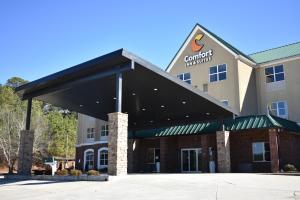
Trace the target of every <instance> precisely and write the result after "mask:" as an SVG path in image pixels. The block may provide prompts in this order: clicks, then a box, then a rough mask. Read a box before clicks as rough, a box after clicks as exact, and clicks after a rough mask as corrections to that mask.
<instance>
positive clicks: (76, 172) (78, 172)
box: [70, 169, 82, 176]
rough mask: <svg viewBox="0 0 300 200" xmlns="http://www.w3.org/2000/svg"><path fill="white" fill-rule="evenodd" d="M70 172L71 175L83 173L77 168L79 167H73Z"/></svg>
mask: <svg viewBox="0 0 300 200" xmlns="http://www.w3.org/2000/svg"><path fill="white" fill-rule="evenodd" d="M70 174H71V176H80V175H82V172H81V171H80V170H77V169H72V170H71V171H70Z"/></svg>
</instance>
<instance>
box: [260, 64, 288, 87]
mask: <svg viewBox="0 0 300 200" xmlns="http://www.w3.org/2000/svg"><path fill="white" fill-rule="evenodd" d="M278 66H282V69H283V72H278V73H276V72H275V67H278ZM267 68H273V74H269V75H266V69H267ZM264 74H265V79H266V84H272V83H276V82H280V81H285V71H284V64H278V65H274V66H269V67H265V68H264ZM276 74H283V76H284V79H283V80H280V81H277V80H276ZM270 75H273V76H274V81H273V82H269V83H268V82H267V76H270Z"/></svg>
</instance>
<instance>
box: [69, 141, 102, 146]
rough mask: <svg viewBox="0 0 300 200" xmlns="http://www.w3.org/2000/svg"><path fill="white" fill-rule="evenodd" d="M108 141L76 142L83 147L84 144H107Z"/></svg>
mask: <svg viewBox="0 0 300 200" xmlns="http://www.w3.org/2000/svg"><path fill="white" fill-rule="evenodd" d="M107 143H108V141H96V142H89V143H80V144H76V145H75V147H83V146H90V145H95V144H107Z"/></svg>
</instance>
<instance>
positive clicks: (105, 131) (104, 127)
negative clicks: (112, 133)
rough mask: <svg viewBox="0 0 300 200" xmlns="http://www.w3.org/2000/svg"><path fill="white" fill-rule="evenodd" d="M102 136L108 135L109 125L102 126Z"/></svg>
mask: <svg viewBox="0 0 300 200" xmlns="http://www.w3.org/2000/svg"><path fill="white" fill-rule="evenodd" d="M100 136H101V137H105V136H108V125H103V126H101V132H100Z"/></svg>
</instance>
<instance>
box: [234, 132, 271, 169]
mask: <svg viewBox="0 0 300 200" xmlns="http://www.w3.org/2000/svg"><path fill="white" fill-rule="evenodd" d="M229 137H230V159H231V171H232V172H242V171H241V167H242V166H243V165H252V171H253V172H270V170H271V168H270V162H253V161H252V143H253V142H268V141H269V135H268V130H250V131H244V132H239V133H238V132H231V133H230V136H229Z"/></svg>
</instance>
